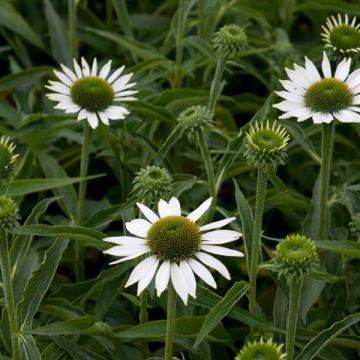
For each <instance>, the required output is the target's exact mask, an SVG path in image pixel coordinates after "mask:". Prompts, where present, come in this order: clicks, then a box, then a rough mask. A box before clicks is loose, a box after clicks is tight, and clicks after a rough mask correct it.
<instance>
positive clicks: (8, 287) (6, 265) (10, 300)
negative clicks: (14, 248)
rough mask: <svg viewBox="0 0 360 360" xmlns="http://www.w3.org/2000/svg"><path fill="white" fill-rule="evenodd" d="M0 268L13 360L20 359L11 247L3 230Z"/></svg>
mask: <svg viewBox="0 0 360 360" xmlns="http://www.w3.org/2000/svg"><path fill="white" fill-rule="evenodd" d="M0 266H1V274H2V278H3V291H4V297H5V304H6V309H7V313H8V317H9V322H10V330H11V343H12V357H11V358H12V359H13V360H19V359H20V347H19V342H18V337H17V336H18V332H19V329H18V325H17V321H16V310H15V302H14V294H13V289H12V283H11V269H10V262H9V247H8V238H7V232H6V231H4V230H2V231H1V232H0Z"/></svg>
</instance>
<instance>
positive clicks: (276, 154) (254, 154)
mask: <svg viewBox="0 0 360 360" xmlns="http://www.w3.org/2000/svg"><path fill="white" fill-rule="evenodd" d="M289 140H290V136H289V135H288V133H287V131H286V129H285V128H283V127H282V126H280V125H278V126H277V123H276V122H274V123H273V125H272V126H270V125H269V121H267V122H266V125H264V123H261V125H260V126H259V124H258V123H256V124H255V126H254V127H253V126H251V127H250V130H249V132H248V133H246V139H245V142H244V145H243V150H244V157H245V159H246V160H247V161H248V162H249V163H250V164H252V165H254V166H256V167H267V166H268V167H273V168H277V167H278V166H279V165H283V164H284V163H285V160H286V158H287V155H286V151H285V148H286V146H287V144H288V143H289Z"/></svg>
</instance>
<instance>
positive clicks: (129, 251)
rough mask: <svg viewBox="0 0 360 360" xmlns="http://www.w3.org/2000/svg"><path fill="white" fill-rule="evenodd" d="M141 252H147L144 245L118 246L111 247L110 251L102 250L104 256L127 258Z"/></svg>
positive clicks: (147, 249)
mask: <svg viewBox="0 0 360 360" xmlns="http://www.w3.org/2000/svg"><path fill="white" fill-rule="evenodd" d="M142 251H149V248H148V247H147V246H146V245H141V244H140V245H136V244H133V245H126V246H125V245H118V246H113V247H111V248H110V249H107V250H104V251H103V253H104V254H108V255H113V256H129V255H134V254H137V253H139V252H142Z"/></svg>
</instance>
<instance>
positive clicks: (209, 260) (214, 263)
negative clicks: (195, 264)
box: [196, 252, 231, 280]
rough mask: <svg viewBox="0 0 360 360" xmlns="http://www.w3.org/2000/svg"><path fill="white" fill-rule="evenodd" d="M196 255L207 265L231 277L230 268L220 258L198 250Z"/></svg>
mask: <svg viewBox="0 0 360 360" xmlns="http://www.w3.org/2000/svg"><path fill="white" fill-rule="evenodd" d="M196 256H197V258H198V259H199V260H200V261H202V262H203V263H204V264H205V265H207V266H209V267H211V268H213V269H215V270H216V271H218V272H219V273H220V274H221V275H222V276H223V277H224V278H225V279H228V280H230V279H231V277H230V273H229V271H228V269H227V268H226V266H225V265H224V264H223V263H222V262H221V261H220V260H218V259H216V258H215V257H213V256H211V255H209V254H206V253H204V252H198V253H197V254H196Z"/></svg>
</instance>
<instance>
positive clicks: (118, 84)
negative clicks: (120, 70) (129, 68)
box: [112, 73, 133, 92]
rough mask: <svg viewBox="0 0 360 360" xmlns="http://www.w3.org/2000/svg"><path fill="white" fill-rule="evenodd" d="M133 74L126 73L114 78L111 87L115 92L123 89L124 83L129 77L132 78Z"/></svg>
mask: <svg viewBox="0 0 360 360" xmlns="http://www.w3.org/2000/svg"><path fill="white" fill-rule="evenodd" d="M132 76H133V74H132V73H131V74H127V75H123V76H121V77H120V78H119V79H118V80H116V81H115V82H114V83H113V84H112V87H113V89H114V91H115V92H118V91H121V90H122V89H123V86H124V85H126V84H127V83H128V82H129V81H130V79H131V78H132Z"/></svg>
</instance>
